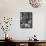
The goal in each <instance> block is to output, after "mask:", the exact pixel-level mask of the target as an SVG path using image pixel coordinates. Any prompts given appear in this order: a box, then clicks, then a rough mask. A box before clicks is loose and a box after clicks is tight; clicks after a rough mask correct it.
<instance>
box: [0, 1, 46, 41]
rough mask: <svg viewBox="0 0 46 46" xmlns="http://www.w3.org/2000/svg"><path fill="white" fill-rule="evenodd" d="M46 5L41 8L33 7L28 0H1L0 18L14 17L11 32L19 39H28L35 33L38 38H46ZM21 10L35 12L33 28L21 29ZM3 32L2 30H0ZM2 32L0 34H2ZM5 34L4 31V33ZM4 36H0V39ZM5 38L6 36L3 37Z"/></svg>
mask: <svg viewBox="0 0 46 46" xmlns="http://www.w3.org/2000/svg"><path fill="white" fill-rule="evenodd" d="M44 7H45V6H44V5H43V7H40V8H33V7H31V6H30V4H29V1H28V0H0V19H1V17H4V16H6V17H13V22H12V26H11V29H10V31H8V33H10V34H11V35H12V36H13V37H14V38H16V39H17V40H28V39H29V37H32V36H33V35H34V34H36V35H37V39H39V40H44V39H45V40H46V38H45V37H46V36H45V34H46V33H45V30H46V28H45V27H46V26H45V21H46V20H45V18H46V17H45V16H46V13H45V12H46V8H44ZM20 12H32V13H33V28H32V29H21V28H20ZM0 32H1V33H3V32H2V31H0ZM1 33H0V35H2V34H1ZM3 34H4V33H3ZM2 38H3V37H2V36H0V39H2ZM3 39H4V38H3Z"/></svg>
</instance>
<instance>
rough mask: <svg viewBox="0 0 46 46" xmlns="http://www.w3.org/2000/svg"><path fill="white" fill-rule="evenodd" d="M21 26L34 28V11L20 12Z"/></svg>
mask: <svg viewBox="0 0 46 46" xmlns="http://www.w3.org/2000/svg"><path fill="white" fill-rule="evenodd" d="M20 28H32V12H20Z"/></svg>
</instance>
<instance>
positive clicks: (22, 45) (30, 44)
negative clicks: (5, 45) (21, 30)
mask: <svg viewBox="0 0 46 46" xmlns="http://www.w3.org/2000/svg"><path fill="white" fill-rule="evenodd" d="M9 43H10V44H14V45H16V46H40V45H41V46H46V40H39V41H29V40H11V41H10V40H9Z"/></svg>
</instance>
